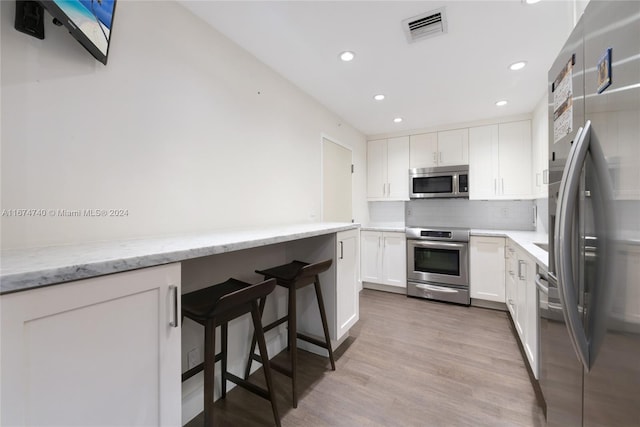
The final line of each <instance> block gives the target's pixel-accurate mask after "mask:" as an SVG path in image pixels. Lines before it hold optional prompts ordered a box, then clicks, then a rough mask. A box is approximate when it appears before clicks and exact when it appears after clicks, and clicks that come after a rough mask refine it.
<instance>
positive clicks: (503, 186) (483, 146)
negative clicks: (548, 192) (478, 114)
mask: <svg viewBox="0 0 640 427" xmlns="http://www.w3.org/2000/svg"><path fill="white" fill-rule="evenodd" d="M531 156H532V150H531V121H529V120H523V121H519V122H511V123H500V124H497V125H488V126H480V127H474V128H471V129H470V130H469V199H472V200H478V199H485V200H487V199H488V200H491V199H495V200H499V199H527V198H531V197H533V192H532V185H531V183H532V177H531V168H532V165H531V163H532V158H531Z"/></svg>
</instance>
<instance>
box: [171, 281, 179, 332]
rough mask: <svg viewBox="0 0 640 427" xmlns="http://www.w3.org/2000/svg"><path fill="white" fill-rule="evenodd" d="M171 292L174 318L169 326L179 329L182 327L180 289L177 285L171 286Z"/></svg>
mask: <svg viewBox="0 0 640 427" xmlns="http://www.w3.org/2000/svg"><path fill="white" fill-rule="evenodd" d="M169 292H170V293H171V294H172V296H173V317H172V319H171V321H170V322H169V325H170V326H172V327H174V328H177V327H178V326H180V324H179V322H178V287H177V286H175V285H171V286H169Z"/></svg>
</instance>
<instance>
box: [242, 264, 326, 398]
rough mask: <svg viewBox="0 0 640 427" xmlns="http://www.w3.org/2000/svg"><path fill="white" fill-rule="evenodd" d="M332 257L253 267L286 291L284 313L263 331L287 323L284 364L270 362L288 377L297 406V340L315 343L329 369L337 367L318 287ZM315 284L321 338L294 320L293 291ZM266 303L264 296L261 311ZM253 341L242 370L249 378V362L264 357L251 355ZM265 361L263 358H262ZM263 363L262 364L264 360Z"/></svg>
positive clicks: (294, 295) (261, 301) (259, 360)
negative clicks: (326, 357) (301, 329)
mask: <svg viewBox="0 0 640 427" xmlns="http://www.w3.org/2000/svg"><path fill="white" fill-rule="evenodd" d="M332 262H333V260H331V259H328V260H326V261H322V262H318V263H314V264H309V263H307V262H303V261H297V260H295V261H292V262H290V263H288V264H284V265H279V266H277V267H272V268H268V269H266V270H256V273H258V274H262V275H263V276H264V278H265V280H267V279H276V280H277V284H278V286H282V287H285V288H287V289H288V291H289V302H288V310H287V314H286V315H285V316H284V317H281V318H280V319H277V320H276V321H274V322H272V323H270V324H268V325H266V326H263V328H262V329H263V331H265V332H266V331H268V330H271V329H273V328H275V327H276V326H278V325H280V324H282V323H285V322H287V323H288V325H289V330H288V335H287V341H288V350H289V360H288V361H287V363H286V365H279V364H276V363H273V364H272V368H273V370H275V371H278V372H280V373H282V374H284V375H286V376H288V377H290V378H291V388H292V401H293V407H294V408H297V407H298V394H297V366H298V358H297V341H296V340H297V339H301V340H303V341H307V342H309V343H311V344H314V345H317V346H319V347H322V348H324V349H326V350H327V351H328V352H329V361H330V362H331V369H332V370H334V371H335V370H336V365H335V361H334V359H333V349H332V348H331V338H330V336H329V326H328V324H327V314H326V311H325V307H324V301H323V299H322V290H321V287H320V278H319V276H318V275H319V274H320V273H323V272H324V271H326V270H328V269H329V267H331V264H332ZM311 284H313V285H314V288H315V291H316V298H317V300H318V308H319V310H320V319H321V321H322V329H323V331H324V341H321V340H318V339H316V338H313V337H310V336H308V335H305V334H302V333H300V332H298V331H297V319H296V314H297V312H296V294H297V292H296V291H297V290H298V289H300V288H303V287H305V286H308V285H311ZM265 302H266V296H265V297H263V298H261V299H260V313H261V314H262V312H263V311H264V306H265ZM255 344H256V336H255V335H254V338H253V340H252V343H251V349H250V353H249V360H248V361H247V368H246V370H245V378H248V377H249V374H250V373H251V364H252V361H253V360H255V361H257V362H260V363H263V358H262V357H261V356H258V355H256V354H254V351H255ZM265 362H266V361H265ZM263 364H264V363H263Z"/></svg>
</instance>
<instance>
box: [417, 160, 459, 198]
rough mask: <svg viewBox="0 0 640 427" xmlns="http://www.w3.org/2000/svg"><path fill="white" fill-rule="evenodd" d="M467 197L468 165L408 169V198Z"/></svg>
mask: <svg viewBox="0 0 640 427" xmlns="http://www.w3.org/2000/svg"><path fill="white" fill-rule="evenodd" d="M454 197H455V198H465V199H468V198H469V165H460V166H441V167H436V168H419V169H409V198H410V199H435V198H442V199H447V198H454Z"/></svg>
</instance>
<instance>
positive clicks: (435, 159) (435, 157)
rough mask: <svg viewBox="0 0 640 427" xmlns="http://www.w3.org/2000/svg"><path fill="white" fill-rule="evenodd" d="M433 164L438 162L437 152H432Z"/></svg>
mask: <svg viewBox="0 0 640 427" xmlns="http://www.w3.org/2000/svg"><path fill="white" fill-rule="evenodd" d="M433 164H438V152H437V151H434V152H433Z"/></svg>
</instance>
